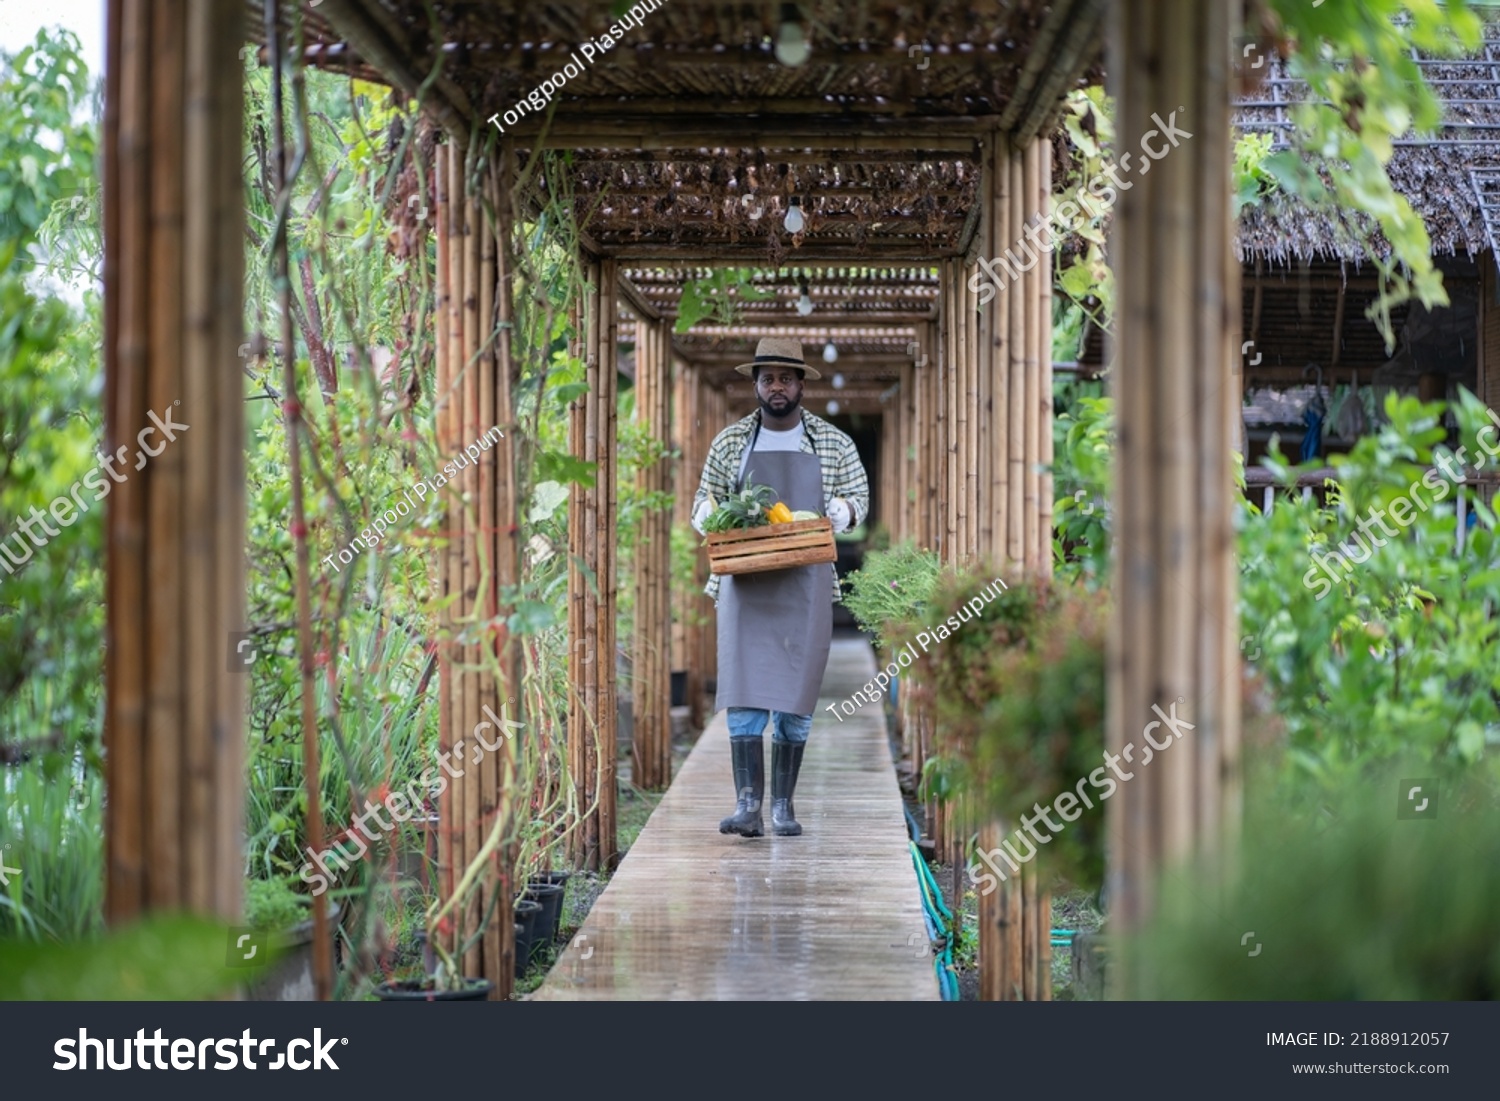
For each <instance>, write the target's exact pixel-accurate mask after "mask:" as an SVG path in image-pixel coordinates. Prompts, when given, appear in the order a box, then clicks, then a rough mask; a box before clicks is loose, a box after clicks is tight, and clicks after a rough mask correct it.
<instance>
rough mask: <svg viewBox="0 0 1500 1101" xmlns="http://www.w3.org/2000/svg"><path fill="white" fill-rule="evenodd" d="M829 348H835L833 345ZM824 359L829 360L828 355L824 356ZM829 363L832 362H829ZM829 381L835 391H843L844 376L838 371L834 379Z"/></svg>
mask: <svg viewBox="0 0 1500 1101" xmlns="http://www.w3.org/2000/svg"><path fill="white" fill-rule="evenodd" d="M829 347H830V348H831V347H833V345H832V344H830V345H829ZM823 358H824V359H827V358H828V356H827V354H826V353H825V354H824V356H823ZM829 362H832V360H829ZM828 381H829V382H831V383H833V388H834V389H835V390H842V389H843V388H844V376H843V375H842V374H840V373H838V372H837V371H835V372H834V375H833V378H831V379H829V380H828Z"/></svg>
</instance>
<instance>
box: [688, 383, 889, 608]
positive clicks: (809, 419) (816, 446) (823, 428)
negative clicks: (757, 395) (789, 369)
mask: <svg viewBox="0 0 1500 1101" xmlns="http://www.w3.org/2000/svg"><path fill="white" fill-rule="evenodd" d="M759 422H760V410H758V409H757V410H756V411H755V412H754V413H751V414H750V415H749V416H748V417H745V418H744V419H743V420H739V421H736V422H735V423H734V424H731V425H730V426H729V427H728V428H726V429H724V431H722V432H720V433H719V434H718V435H717V436H715V437H714V442H713V443H712V444H711V445H709V448H708V460H707V461H706V462H705V463H704V464H703V478H702V480H701V481H700V482H699V483H698V492H697V493H696V494H694V495H693V509H692V511H693V512H694V513H696V512H697V511H698V506H699V505H700V504H702V503H703V502H704V501H705V500H707V499H708V496H709V494H713V496H714V499H715V500H717V501H722V500H724V499H725V498H726V497H729V496H730V495H731V494H733V493H734V492H735V482H736V480H738V478H739V476H740V460H741V459H743V458H744V455H745V448H747V447H749V446H750V437H751V436H753V435H754V434H755V426H756V425H757V424H758V423H759ZM802 428H803V432H802V451H803V453H804V454H807V455H816V456H817V457H818V459H819V460H820V461H821V462H822V464H823V508H824V509H825V510H826V509H827V508H828V504H829V502H830V501H832V500H833V498H835V497H842V498H843V499H844V500H845V501H847V502H849V508H850V510H851V511H852V512H853V514H854V515H853V517H852V518H851V520H850V522H849V526H850V527H855V526H857V525H858V524H859V523H860V522H861V521H862V520H863V519H864V518H865V516H866V515H867V514H868V513H869V510H870V482H869V479H868V478H867V477H866V476H865V468H864V465H863V464H862V463H860V461H859V452H858V451H857V450H856V449H855V447H854V441H853V440H851V439H850V438H849V437H848V435H847V434H845V433H843V432H841V431H839V430H838V429H837V428H835V427H834V426H833V425H831V424H829V423H828V422H827V421H825V420H824V419H823V418H822V417H819V416H817V415H815V414H813V413H809V412H808V411H807V410H806V409H804V410H802ZM828 568H829V569H831V570H833V602H834V603H835V604H837V603H839V601H840V595H839V581H838V569H837V568H836V567H834V566H832V565H830V566H829V567H828ZM719 581H720V576H719V575H718V574H713V575H711V576H710V577H709V579H708V584H707V585H706V586H704V589H703V591H704V592H705V593H707V594H708V595H709V596H710V597H711V598H713V599H714V600H715V601H717V600H718V599H719Z"/></svg>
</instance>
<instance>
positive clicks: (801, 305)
mask: <svg viewBox="0 0 1500 1101" xmlns="http://www.w3.org/2000/svg"><path fill="white" fill-rule="evenodd" d="M801 286H802V297H801V298H799V299H797V312H798V313H799V314H801V315H802V316H803V317H806V316H807V315H808V314H810V313H812V312H813V300H812V295H811V294H809V293H808V288H807V280H806V279H805V278H804V279H803V280H802V281H801Z"/></svg>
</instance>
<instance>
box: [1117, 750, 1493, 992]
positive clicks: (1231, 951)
mask: <svg viewBox="0 0 1500 1101" xmlns="http://www.w3.org/2000/svg"><path fill="white" fill-rule="evenodd" d="M1423 775H1426V776H1427V777H1428V778H1429V780H1430V779H1431V777H1432V772H1431V770H1430V766H1429V765H1428V764H1426V763H1425V762H1423V761H1422V760H1421V759H1420V758H1418V759H1416V760H1413V761H1409V762H1407V763H1405V764H1402V765H1400V766H1399V767H1397V766H1395V765H1392V766H1391V767H1388V768H1386V769H1382V770H1379V771H1378V772H1372V773H1371V774H1370V776H1369V777H1368V779H1367V781H1366V783H1365V784H1363V785H1361V786H1360V787H1358V788H1351V789H1350V791H1349V794H1348V796H1347V797H1346V798H1345V799H1343V800H1342V801H1341V803H1340V805H1339V806H1337V807H1336V808H1335V812H1334V815H1333V816H1332V817H1330V815H1329V814H1327V813H1325V812H1323V811H1317V812H1315V813H1312V814H1307V813H1303V812H1300V811H1299V810H1297V809H1296V808H1294V807H1289V806H1288V805H1286V803H1285V801H1284V800H1277V801H1274V802H1273V801H1266V800H1260V801H1252V804H1251V809H1250V812H1249V814H1248V818H1247V822H1246V824H1245V829H1244V831H1243V834H1242V843H1241V847H1240V852H1239V856H1238V860H1237V861H1233V860H1230V861H1223V862H1220V863H1219V865H1218V869H1217V871H1216V872H1215V873H1214V874H1208V873H1204V874H1193V873H1192V872H1190V871H1186V870H1179V872H1178V874H1175V875H1173V876H1170V877H1169V878H1168V882H1169V883H1170V884H1171V885H1172V887H1173V889H1171V890H1169V891H1168V892H1167V893H1166V894H1164V896H1163V899H1162V903H1161V912H1160V918H1159V920H1157V921H1156V922H1154V923H1153V924H1152V925H1151V927H1150V928H1149V929H1148V930H1147V931H1146V932H1145V933H1143V934H1142V935H1141V936H1140V938H1139V939H1138V940H1136V941H1134V942H1131V943H1130V944H1129V945H1128V946H1127V954H1128V956H1129V957H1130V965H1129V970H1130V971H1131V973H1133V974H1134V975H1136V976H1138V978H1137V980H1136V981H1135V983H1134V985H1133V986H1132V988H1131V989H1128V990H1120V991H1117V992H1116V993H1123V994H1126V995H1127V996H1131V997H1142V998H1164V999H1206V1000H1232V999H1244V1000H1252V1001H1253V1000H1266V1001H1273V1000H1276V1001H1279V1000H1317V1001H1350V1000H1352V1001H1365V1000H1402V1001H1407V1000H1409V1001H1436V1000H1450V999H1462V1000H1475V1001H1493V1000H1494V999H1496V998H1500V809H1497V806H1496V802H1495V796H1494V789H1493V787H1490V788H1487V789H1486V788H1484V787H1482V786H1480V785H1479V784H1476V783H1474V782H1473V781H1472V779H1471V780H1468V781H1464V780H1461V779H1459V778H1456V777H1452V776H1450V777H1448V778H1442V779H1439V782H1438V786H1437V788H1436V789H1435V790H1433V791H1432V794H1433V796H1434V799H1433V802H1432V804H1431V805H1430V807H1429V809H1430V810H1431V811H1432V812H1433V813H1434V814H1435V817H1432V818H1429V819H1422V820H1418V819H1414V818H1401V817H1398V807H1411V806H1414V805H1415V804H1411V803H1409V802H1408V801H1406V800H1405V798H1404V796H1405V795H1406V794H1408V793H1409V788H1410V786H1411V783H1412V781H1411V780H1410V779H1409V778H1410V777H1413V776H1423ZM1403 780H1404V781H1405V782H1404V783H1403V782H1402V781H1403ZM1424 782H1428V781H1424ZM1424 794H1425V793H1424ZM1407 813H1410V811H1409V810H1408V811H1407ZM1236 863H1237V865H1238V867H1239V868H1240V869H1241V874H1240V877H1239V878H1238V879H1237V880H1234V879H1231V878H1230V877H1229V876H1228V875H1227V873H1225V872H1224V869H1227V868H1229V867H1231V866H1233V865H1234V864H1236Z"/></svg>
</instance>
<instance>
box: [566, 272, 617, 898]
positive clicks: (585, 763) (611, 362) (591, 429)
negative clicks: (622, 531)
mask: <svg viewBox="0 0 1500 1101" xmlns="http://www.w3.org/2000/svg"><path fill="white" fill-rule="evenodd" d="M584 270H585V272H586V273H587V281H588V284H589V291H588V295H587V302H586V303H585V305H584V315H585V316H584V324H585V329H586V334H587V335H586V339H585V348H586V355H587V364H588V366H587V369H586V375H585V377H586V379H587V382H588V387H589V389H588V392H587V393H586V394H584V395H583V396H582V397H580V398H579V399H578V400H577V401H576V402H575V403H574V407H573V422H572V431H571V437H570V444H569V446H570V449H571V450H572V452H573V454H574V455H577V456H579V457H580V458H582V459H584V460H585V461H586V462H589V463H592V464H594V474H595V481H594V485H593V486H592V487H590V488H588V489H583V488H582V487H575V491H574V493H573V498H572V504H571V505H570V520H571V521H572V522H571V523H570V525H569V549H570V552H571V554H572V556H573V564H572V565H570V567H569V571H568V593H569V602H570V606H571V607H572V610H573V612H572V619H571V621H570V632H571V633H570V643H571V646H572V650H571V652H572V653H573V654H574V656H575V659H577V661H578V663H579V664H578V668H579V669H580V670H581V675H575V677H574V684H575V686H576V688H577V692H576V695H575V698H574V699H573V700H572V704H571V706H570V707H569V711H568V745H569V754H570V761H571V765H572V773H573V782H574V786H575V792H576V796H577V800H578V806H579V807H580V808H582V810H583V812H584V818H583V821H582V822H581V823H580V826H579V829H578V830H577V831H575V832H574V833H573V834H572V835H571V838H572V840H571V852H572V855H573V859H574V862H575V863H576V864H577V865H578V866H579V867H582V868H586V869H589V870H591V871H600V870H605V871H607V870H610V869H612V868H613V866H614V863H615V861H616V859H617V858H618V854H617V852H616V841H615V753H616V748H615V729H616V721H615V720H616V700H615V688H614V685H615V609H616V597H615V594H616V592H617V589H618V579H617V578H616V576H615V561H614V549H613V548H614V542H615V540H614V530H615V526H616V520H617V516H618V510H617V505H616V492H615V470H616V467H615V461H614V454H615V423H616V403H617V382H616V380H617V373H618V369H617V367H616V347H617V340H616V337H617V333H618V322H617V320H616V316H615V308H616V307H615V301H616V290H615V281H616V278H617V274H616V273H617V265H616V263H615V261H613V260H588V261H585V263H584ZM579 563H581V564H582V566H583V567H584V569H582V570H581V569H580V568H579ZM585 570H586V571H587V572H585Z"/></svg>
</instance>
